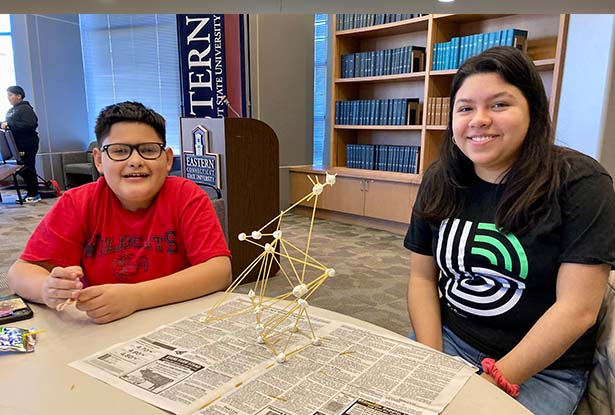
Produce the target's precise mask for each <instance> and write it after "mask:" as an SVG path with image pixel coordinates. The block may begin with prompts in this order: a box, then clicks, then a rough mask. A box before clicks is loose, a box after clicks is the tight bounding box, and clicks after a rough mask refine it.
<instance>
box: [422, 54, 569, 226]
mask: <svg viewBox="0 0 615 415" xmlns="http://www.w3.org/2000/svg"><path fill="white" fill-rule="evenodd" d="M488 73H495V74H498V75H499V76H500V77H502V79H503V80H504V81H505V82H507V83H509V84H511V85H513V86H515V87H517V88H518V89H519V90H520V91H521V93H522V94H523V96H524V97H525V99H526V100H527V103H528V109H529V116H530V123H529V127H528V130H527V134H526V136H525V139H524V141H523V144H522V146H521V149H520V152H519V155H518V157H517V159H516V160H515V162H514V163H513V165H512V166H511V168H510V169H509V170H508V171H507V172H506V173H504V176H503V177H502V181H501V183H502V186H503V189H504V191H503V193H502V197H501V199H500V202H499V204H498V207H497V212H496V217H495V223H496V225H497V227H498V228H499V229H500V230H502V231H505V232H515V233H517V234H523V233H525V232H527V231H528V230H529V229H531V228H532V227H533V226H535V225H536V223H538V222H539V221H540V220H541V219H542V218H544V217H545V216H546V215H547V214H548V213H549V211H550V209H551V203H550V202H551V201H552V199H553V198H554V197H555V195H556V193H557V189H558V188H559V183H560V169H561V167H560V166H561V164H560V162H561V158H562V151H563V149H562V148H560V147H557V146H555V145H553V135H552V134H553V132H552V131H553V128H552V124H551V116H550V113H549V103H548V100H547V96H546V94H545V89H544V86H543V84H542V79H541V78H540V74H539V73H538V71H537V70H536V67H535V66H534V63H533V62H532V60H531V59H530V58H529V57H528V56H527V55H526V54H525V53H524V52H523V51H521V50H519V49H516V48H513V47H510V46H500V47H494V48H490V49H487V50H485V51H484V52H482V53H480V54H479V55H477V56H474V57H471V58H469V59H468V60H466V61H465V62H464V63H463V64H462V65H461V67H460V68H459V70H458V71H457V73H456V74H455V76H454V78H453V83H452V87H451V105H450V111H449V115H448V128H447V130H446V132H445V134H444V139H443V140H442V146H441V148H440V159H439V160H437V161H436V162H434V164H433V165H432V166H431V168H430V170H432V169H433V171H432V172H431V173H432V174H431V175H430V179H429V180H427V181H425V180H424V187H425V189H423V190H424V191H423V192H422V197H421V200H420V202H421V203H420V204H419V206H421V207H422V209H420V211H417V214H418V215H419V216H420V217H423V218H425V219H428V220H443V219H445V218H449V217H454V216H456V215H458V214H460V213H461V209H462V208H463V205H464V200H466V198H467V197H470V196H469V195H468V194H467V189H468V187H469V186H470V184H471V182H472V181H473V179H474V177H475V172H474V165H473V163H472V161H471V160H470V159H469V158H468V157H466V156H465V154H463V153H462V152H461V150H459V148H458V147H457V146H456V145H455V144H454V143H453V130H452V123H453V110H454V105H455V98H456V96H457V92H458V91H459V88H461V86H462V85H463V83H464V82H465V80H466V79H467V78H468V77H470V76H472V75H476V74H488Z"/></svg>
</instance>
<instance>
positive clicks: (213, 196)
mask: <svg viewBox="0 0 615 415" xmlns="http://www.w3.org/2000/svg"><path fill="white" fill-rule="evenodd" d="M199 187H200V188H201V189H203V191H204V192H205V193H207V195H208V196H209V200H211V204H212V205H213V207H214V210H215V211H216V215H217V216H218V222H220V226H221V227H222V231H223V232H224V237H225V238H226V242H227V243H228V229H227V226H226V203H225V202H224V199H223V198H222V191H221V190H220V188H218V187H216V186H213V185H211V184H199Z"/></svg>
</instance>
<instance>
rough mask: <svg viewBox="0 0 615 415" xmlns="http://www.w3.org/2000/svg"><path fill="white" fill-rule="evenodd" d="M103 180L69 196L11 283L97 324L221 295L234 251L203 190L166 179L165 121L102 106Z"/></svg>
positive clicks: (137, 110) (129, 108)
mask: <svg viewBox="0 0 615 415" xmlns="http://www.w3.org/2000/svg"><path fill="white" fill-rule="evenodd" d="M95 132H96V139H97V141H98V148H96V149H94V151H93V156H94V162H95V165H96V168H97V169H98V171H99V172H100V173H101V175H102V177H101V178H100V179H99V180H98V181H97V182H95V183H89V184H86V185H83V186H80V187H77V188H74V189H71V190H68V191H67V192H65V193H64V195H63V196H62V197H61V198H60V199H59V200H58V202H57V203H56V204H55V205H54V206H53V208H52V209H51V210H50V211H49V212H48V214H47V215H46V216H45V217H44V218H43V220H42V221H41V223H40V224H39V225H38V227H37V228H36V230H35V231H34V233H33V235H32V236H31V237H30V240H29V241H28V243H27V245H26V248H25V250H24V252H23V253H22V255H21V257H20V259H19V260H17V262H15V264H13V266H12V267H11V268H10V269H9V272H8V279H9V286H10V287H11V289H12V290H13V291H15V292H16V293H17V294H19V295H21V296H22V297H24V298H26V299H29V300H31V301H35V302H39V303H44V304H46V305H47V306H49V307H51V308H57V307H58V306H60V305H62V304H65V303H66V302H67V301H69V302H70V301H76V306H77V308H78V309H79V310H82V311H84V312H86V313H87V314H88V316H89V317H90V318H92V319H93V320H94V321H95V322H96V323H107V322H110V321H113V320H117V319H119V318H122V317H125V316H127V315H130V314H132V313H133V312H135V311H137V310H141V309H145V308H150V307H155V306H159V305H163V304H169V303H175V302H179V301H184V300H188V299H192V298H196V297H200V296H202V295H205V294H209V293H211V292H214V291H218V290H223V289H225V288H226V287H227V286H228V285H229V284H230V282H231V265H230V260H229V255H230V251H229V250H228V248H227V245H226V242H225V240H224V235H223V233H222V229H221V227H220V223H219V222H218V219H217V216H216V214H215V212H214V209H213V207H212V205H211V202H210V201H209V198H208V196H207V194H206V193H205V192H203V191H202V190H201V189H200V188H199V187H198V186H196V185H195V184H194V183H192V182H191V181H189V180H186V179H183V178H180V177H173V176H168V172H169V170H170V169H171V165H172V162H173V152H172V150H171V149H170V148H166V131H165V121H164V118H163V117H162V116H161V115H159V114H157V113H156V112H155V111H153V110H151V109H148V108H146V107H145V106H143V105H142V104H140V103H137V102H122V103H119V104H115V105H110V106H108V107H106V108H104V109H103V110H102V111H101V112H100V114H99V116H98V119H97V121H96V128H95Z"/></svg>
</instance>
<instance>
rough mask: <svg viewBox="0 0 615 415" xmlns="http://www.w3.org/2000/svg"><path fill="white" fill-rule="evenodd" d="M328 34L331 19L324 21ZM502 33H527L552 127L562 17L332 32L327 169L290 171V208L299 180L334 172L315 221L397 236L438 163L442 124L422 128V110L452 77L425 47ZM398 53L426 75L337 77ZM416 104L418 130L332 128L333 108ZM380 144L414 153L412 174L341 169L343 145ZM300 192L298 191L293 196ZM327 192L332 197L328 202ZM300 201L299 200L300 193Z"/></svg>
mask: <svg viewBox="0 0 615 415" xmlns="http://www.w3.org/2000/svg"><path fill="white" fill-rule="evenodd" d="M331 24H332V25H333V27H334V28H335V27H336V16H333V17H332V19H331ZM509 28H515V29H523V30H527V31H528V39H527V54H528V55H529V56H530V57H531V58H532V59H533V60H534V63H535V64H536V66H537V68H538V69H539V71H540V74H541V76H542V78H543V82H544V85H545V89H546V91H547V96H548V97H549V100H550V109H551V114H552V117H553V122H554V124H555V122H556V116H557V108H558V101H559V95H560V89H561V78H562V68H563V62H564V55H565V45H566V36H567V31H568V15H514V14H511V15H486V14H472V15H454V14H449V15H439V14H436V15H425V16H421V17H417V18H413V19H408V20H402V21H398V22H392V23H386V24H380V25H375V26H368V27H361V28H357V29H350V30H336V31H334V35H333V39H332V41H331V47H332V52H333V55H332V56H333V60H332V73H333V76H332V78H333V79H332V97H331V117H330V118H331V120H332V122H331V127H330V139H331V142H330V152H331V158H330V165H329V166H327V167H326V168H324V167H323V168H320V167H311V168H293V169H291V171H290V176H291V177H290V183H291V202H294V201H296V200H297V199H298V198H299V196H301V195H300V193H301V192H302V191H303V190H308V191H309V188H311V184H310V182H309V181H308V180H307V178H306V177H305V176H306V173H312V174H322V173H324V171H325V170H326V171H329V172H332V173H337V183H338V184H336V186H335V187H334V189H331V191H330V192H329V193H330V194H328V195H327V194H323V200H322V201H321V203H319V206H318V208H319V210H318V213H319V216H321V217H329V218H332V219H337V220H342V221H348V222H353V223H361V222H363V223H365V224H367V225H369V226H376V227H379V228H383V229H388V230H393V231H398V232H399V233H402V232H404V231H405V229H406V227H407V224H408V223H409V219H410V213H411V207H412V205H413V204H414V199H415V197H416V190H417V188H418V185H419V184H420V182H421V177H422V174H423V172H424V171H425V170H426V168H427V167H428V166H429V165H430V164H431V163H432V162H433V161H434V160H436V159H437V158H438V155H439V151H440V144H441V142H442V137H443V134H444V131H445V130H446V126H445V125H427V110H426V106H425V105H424V104H425V102H426V101H427V99H428V98H430V97H441V96H448V95H449V94H450V85H451V82H452V79H453V76H454V74H455V72H456V70H454V69H453V70H437V71H434V70H431V67H432V60H433V45H434V44H436V43H441V42H446V41H449V40H450V39H451V38H452V37H454V36H458V37H463V36H467V35H471V34H475V33H487V32H492V31H499V30H504V29H509ZM402 46H423V47H425V48H426V70H425V71H424V72H413V73H408V74H396V75H384V76H370V77H356V78H342V77H341V69H342V68H341V57H342V55H345V54H349V53H356V52H363V51H373V50H381V49H391V48H397V47H402ZM410 97H418V98H419V101H420V103H421V104H422V105H423V111H422V118H421V121H422V122H421V124H420V125H336V124H335V108H336V105H335V103H336V102H337V101H348V100H360V99H389V98H410ZM348 144H374V145H377V144H385V145H409V146H420V147H421V151H420V162H419V169H418V174H410V173H397V172H387V171H377V170H365V169H356V168H348V167H347V160H346V145H348ZM299 189H301V190H299ZM333 193H334V194H335V195H333ZM303 194H305V193H303Z"/></svg>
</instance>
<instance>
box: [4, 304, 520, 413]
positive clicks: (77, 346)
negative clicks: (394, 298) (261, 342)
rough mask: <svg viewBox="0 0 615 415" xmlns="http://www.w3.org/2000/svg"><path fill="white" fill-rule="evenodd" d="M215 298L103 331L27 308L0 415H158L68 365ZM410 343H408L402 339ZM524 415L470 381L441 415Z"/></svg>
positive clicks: (7, 363)
mask: <svg viewBox="0 0 615 415" xmlns="http://www.w3.org/2000/svg"><path fill="white" fill-rule="evenodd" d="M219 295H221V294H220V293H217V294H213V295H210V296H206V297H203V298H199V299H195V300H192V301H187V302H183V303H179V304H173V305H168V306H164V307H158V308H153V309H150V310H144V311H140V312H137V313H135V314H133V315H131V316H129V317H127V318H124V319H121V320H118V321H115V322H113V323H110V324H105V325H96V324H94V323H92V322H91V321H90V320H89V319H88V318H87V316H85V315H84V314H83V313H81V312H80V311H77V310H76V309H75V308H74V307H72V306H71V307H68V308H67V309H66V310H65V311H64V312H62V313H57V312H55V311H52V310H50V309H48V308H46V307H43V306H39V305H32V309H33V310H34V318H32V319H30V320H24V321H20V322H15V323H12V324H9V326H14V327H22V328H29V327H35V328H37V329H45V330H46V332H45V333H42V334H41V335H40V336H39V340H38V343H37V345H36V350H35V352H33V353H12V354H0V414H2V415H43V414H66V415H70V414H79V415H83V414H88V415H97V414H100V415H103V414H104V415H109V414H131V415H133V414H134V415H140V414H144V415H145V414H164V413H167V412H165V411H163V410H161V409H159V408H156V407H154V406H152V405H150V404H148V403H146V402H144V401H141V400H139V399H137V398H135V397H133V396H131V395H129V394H127V393H124V392H122V391H121V390H119V389H116V388H114V387H112V386H109V385H107V384H105V383H103V382H101V381H99V380H97V379H95V378H93V377H91V376H89V375H86V374H84V373H82V372H80V371H78V370H76V369H73V368H72V367H69V366H68V363H70V362H72V361H74V360H78V359H82V358H84V357H86V356H89V355H91V354H93V353H95V352H97V351H100V350H102V349H105V348H107V347H109V346H112V345H114V344H116V343H122V342H125V341H127V340H130V339H132V338H134V337H137V336H139V335H141V334H145V333H147V332H149V331H152V330H154V329H156V328H157V327H158V326H160V325H162V324H168V323H171V322H174V321H176V320H179V319H180V318H182V317H185V316H189V315H193V314H196V313H198V312H202V311H204V310H206V309H207V308H208V307H210V306H211V305H213V304H214V302H215V300H216V298H218V296H219ZM310 310H311V312H312V313H314V315H317V316H322V317H324V318H327V319H331V320H338V321H343V322H348V323H352V324H355V325H357V326H360V327H363V328H366V329H369V330H373V331H374V332H377V333H383V334H384V333H386V334H388V335H394V336H397V337H398V338H400V339H401V338H403V336H399V335H395V334H392V333H391V332H390V331H388V330H386V329H383V328H381V327H377V326H375V325H373V324H370V323H366V322H363V321H360V320H357V319H355V318H352V317H348V316H344V315H342V314H338V313H334V312H331V311H328V310H324V309H318V308H316V307H312V308H311V309H310ZM407 341H410V340H407ZM494 413H497V414H500V415H508V414H530V412H529V411H528V410H526V409H525V408H524V407H523V406H521V405H520V404H519V403H517V402H516V401H515V400H514V399H512V398H510V397H509V396H508V395H506V394H505V393H504V392H502V391H501V390H499V389H498V388H497V387H496V386H494V385H492V384H491V383H489V382H487V381H486V380H484V379H481V378H480V377H479V376H476V375H473V376H472V377H471V378H470V380H469V381H468V382H467V383H466V385H465V386H464V387H463V388H462V390H461V391H460V393H459V394H458V395H457V396H456V397H455V398H454V399H453V401H452V402H451V403H450V405H449V406H447V408H446V409H445V411H444V412H443V414H472V415H481V414H485V415H487V414H494Z"/></svg>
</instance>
